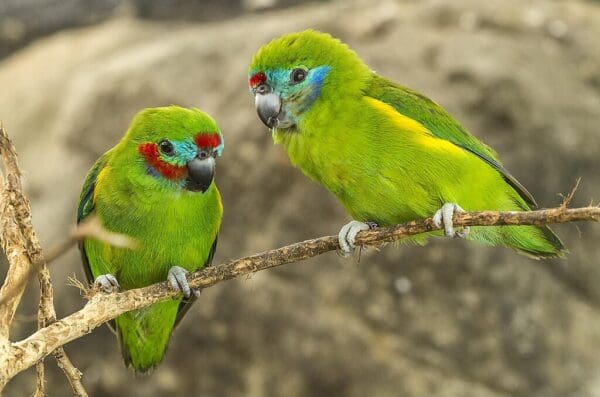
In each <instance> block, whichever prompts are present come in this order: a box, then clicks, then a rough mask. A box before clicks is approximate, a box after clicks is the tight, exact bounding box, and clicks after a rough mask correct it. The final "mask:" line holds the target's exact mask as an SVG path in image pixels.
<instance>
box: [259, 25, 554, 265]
mask: <svg viewBox="0 0 600 397" xmlns="http://www.w3.org/2000/svg"><path fill="white" fill-rule="evenodd" d="M248 77H249V81H248V82H249V88H250V92H251V94H252V95H253V96H254V102H255V106H256V109H257V112H258V116H259V118H260V119H261V120H262V122H263V123H264V124H266V125H267V127H269V128H271V129H272V134H273V139H274V141H275V143H277V144H281V145H283V147H284V148H285V150H286V151H287V153H288V155H289V157H290V160H291V162H292V163H293V164H294V165H295V166H296V167H298V168H300V169H301V170H302V171H303V172H304V173H305V174H306V175H308V176H309V177H310V178H312V179H313V180H315V181H317V182H318V183H320V184H322V185H323V186H325V187H326V188H327V189H328V190H329V191H330V192H332V193H333V194H334V195H335V196H337V198H338V199H339V200H340V201H341V202H342V204H343V205H344V207H345V208H346V210H347V211H348V212H349V213H350V215H351V216H352V218H353V219H354V220H353V221H352V222H350V223H348V224H347V225H345V226H344V227H342V229H341V230H340V233H339V242H340V247H341V249H342V252H343V253H345V254H349V253H351V252H352V251H353V250H354V246H355V237H356V234H357V233H358V232H359V231H361V230H366V229H369V228H373V227H376V226H377V225H379V226H387V225H393V224H397V223H401V222H406V221H409V220H412V219H418V218H424V217H428V216H432V215H433V216H434V221H435V223H436V225H437V226H438V227H442V225H443V227H444V232H445V235H446V236H460V237H466V238H468V239H469V240H475V241H478V242H480V243H484V244H488V245H504V246H507V247H511V248H514V249H515V250H517V251H519V252H521V253H524V254H527V255H529V256H531V257H534V258H546V257H560V256H563V255H564V253H565V248H564V247H563V245H562V243H561V241H560V239H559V238H558V237H557V236H556V235H555V234H554V233H553V232H552V231H551V230H550V229H549V228H547V227H535V226H502V227H473V228H471V229H469V228H463V229H462V230H458V231H455V230H454V228H453V226H452V216H453V213H454V212H462V211H465V210H466V211H479V210H521V211H528V210H530V205H536V203H535V201H534V199H533V197H532V195H531V194H530V193H529V192H528V191H527V190H526V189H525V188H524V187H523V186H522V185H521V184H520V183H519V182H518V181H517V180H516V179H515V177H514V176H512V175H511V174H510V173H509V172H508V171H507V170H506V168H504V167H503V166H502V163H501V162H500V160H499V159H498V157H497V154H496V153H495V152H494V151H493V150H492V149H491V148H490V147H488V146H487V145H485V144H484V143H482V142H481V141H479V140H478V139H477V138H475V137H474V136H473V135H471V134H470V133H469V132H468V131H467V130H466V129H465V128H464V127H462V126H461V125H460V124H459V123H458V122H457V121H456V120H454V119H453V118H452V117H451V116H450V115H449V114H448V113H447V112H446V111H445V110H444V109H443V108H442V107H440V106H439V105H438V104H436V103H435V102H433V101H432V100H430V99H429V98H427V97H425V96H423V95H421V94H419V93H417V92H415V91H412V90H410V89H408V88H405V87H402V86H400V85H398V84H396V83H393V82H391V81H389V80H387V79H385V78H384V77H381V76H379V75H377V74H376V73H375V72H373V71H372V70H371V69H369V67H368V66H367V65H366V64H365V63H364V62H363V61H362V60H361V59H360V58H359V57H358V55H357V54H356V53H355V52H354V51H352V50H351V49H350V48H349V47H348V46H346V45H345V44H343V43H342V42H340V41H339V40H337V39H334V38H332V37H331V36H330V35H328V34H325V33H321V32H317V31H313V30H306V31H303V32H298V33H291V34H286V35H284V36H282V37H279V38H276V39H274V40H273V41H271V42H270V43H268V44H266V45H264V46H262V47H261V48H260V49H259V50H258V51H257V52H256V54H255V55H254V57H253V59H252V63H251V65H250V67H249V71H248ZM431 234H432V235H436V234H439V235H441V232H434V233H430V235H431ZM426 237H427V235H425V236H420V237H419V238H417V239H415V240H417V241H416V242H419V243H420V242H423V241H424V240H425V239H426Z"/></svg>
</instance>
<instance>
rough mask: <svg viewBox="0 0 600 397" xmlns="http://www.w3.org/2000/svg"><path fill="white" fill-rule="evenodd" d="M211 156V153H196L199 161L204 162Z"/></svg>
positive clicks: (205, 151)
mask: <svg viewBox="0 0 600 397" xmlns="http://www.w3.org/2000/svg"><path fill="white" fill-rule="evenodd" d="M210 155H211V153H210V152H209V151H208V150H201V151H200V152H198V158H199V159H200V160H204V159H207V158H209V157H210Z"/></svg>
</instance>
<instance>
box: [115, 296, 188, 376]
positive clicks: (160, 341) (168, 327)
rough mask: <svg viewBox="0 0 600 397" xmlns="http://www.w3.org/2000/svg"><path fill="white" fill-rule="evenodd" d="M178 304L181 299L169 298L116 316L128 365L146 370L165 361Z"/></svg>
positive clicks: (138, 370) (136, 369)
mask: <svg viewBox="0 0 600 397" xmlns="http://www.w3.org/2000/svg"><path fill="white" fill-rule="evenodd" d="M178 306H179V302H178V301H172V300H169V301H164V302H159V303H155V304H154V305H152V306H150V307H148V308H145V309H142V310H136V311H133V312H129V313H125V314H123V315H121V316H119V317H117V319H116V324H117V331H118V334H119V342H120V344H121V353H122V355H123V360H125V364H126V365H127V366H128V367H131V368H133V370H134V371H135V372H146V371H148V370H150V369H152V368H153V367H155V366H156V365H158V364H159V363H160V362H161V361H162V359H163V357H164V355H165V351H166V349H167V345H168V344H169V339H170V337H171V331H172V330H173V326H174V324H175V318H176V316H177V308H178Z"/></svg>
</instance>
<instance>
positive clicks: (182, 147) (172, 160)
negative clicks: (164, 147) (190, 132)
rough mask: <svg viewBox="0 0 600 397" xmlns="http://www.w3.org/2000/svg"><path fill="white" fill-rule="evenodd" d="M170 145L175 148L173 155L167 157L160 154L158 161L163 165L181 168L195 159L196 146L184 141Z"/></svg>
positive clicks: (173, 142)
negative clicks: (162, 162) (163, 163)
mask: <svg viewBox="0 0 600 397" xmlns="http://www.w3.org/2000/svg"><path fill="white" fill-rule="evenodd" d="M171 143H172V144H173V147H174V148H175V155H174V156H167V155H165V154H162V153H161V155H160V159H161V160H162V161H164V162H165V163H169V164H173V165H176V166H179V167H183V166H184V165H186V164H187V162H188V161H190V160H192V159H193V158H194V157H196V154H197V152H198V150H197V149H196V145H195V144H194V143H192V142H186V141H183V142H181V141H171Z"/></svg>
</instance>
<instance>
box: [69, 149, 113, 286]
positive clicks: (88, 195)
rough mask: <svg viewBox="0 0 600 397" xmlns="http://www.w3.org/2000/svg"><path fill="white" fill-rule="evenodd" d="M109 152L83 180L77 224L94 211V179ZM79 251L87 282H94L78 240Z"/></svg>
mask: <svg viewBox="0 0 600 397" xmlns="http://www.w3.org/2000/svg"><path fill="white" fill-rule="evenodd" d="M109 153H110V152H106V153H105V154H104V155H102V157H100V158H99V159H98V160H97V161H96V164H94V166H93V167H92V169H91V170H90V171H89V172H88V174H87V176H86V177H85V181H84V182H83V188H82V189H81V195H80V196H79V206H78V207H77V223H78V224H79V223H80V222H81V221H83V220H84V219H85V218H87V216H88V215H90V214H91V213H92V212H93V211H94V189H95V188H96V179H97V178H98V174H99V173H100V171H102V169H103V168H104V167H105V166H106V163H107V162H108V157H109ZM78 246H79V251H80V252H81V262H82V263H83V269H84V270H85V276H86V278H87V281H88V282H89V283H92V282H94V276H93V275H92V269H91V268H90V262H89V260H88V257H87V254H86V252H85V247H84V245H83V242H82V241H80V242H79V244H78Z"/></svg>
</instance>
